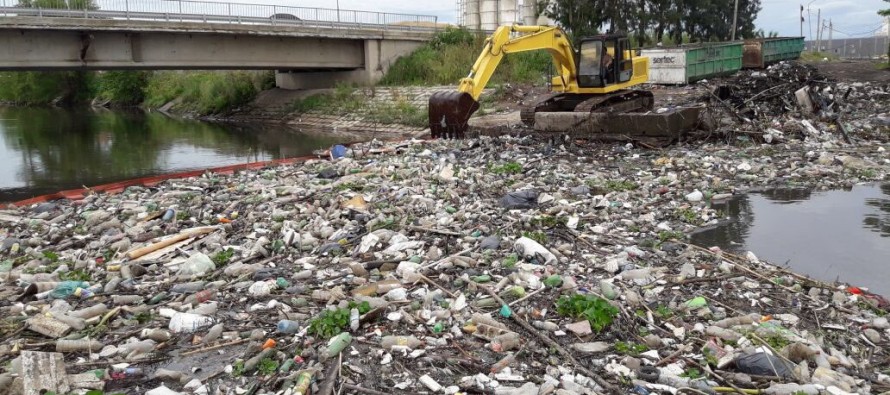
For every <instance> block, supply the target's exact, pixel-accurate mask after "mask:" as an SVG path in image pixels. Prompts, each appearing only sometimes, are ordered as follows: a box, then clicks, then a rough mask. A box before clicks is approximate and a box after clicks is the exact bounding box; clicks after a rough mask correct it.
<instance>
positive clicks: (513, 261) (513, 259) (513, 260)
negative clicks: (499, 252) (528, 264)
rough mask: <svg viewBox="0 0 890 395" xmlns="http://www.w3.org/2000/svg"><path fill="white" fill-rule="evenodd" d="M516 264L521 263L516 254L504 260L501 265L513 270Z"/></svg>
mask: <svg viewBox="0 0 890 395" xmlns="http://www.w3.org/2000/svg"><path fill="white" fill-rule="evenodd" d="M516 262H519V257H518V256H516V254H510V255H507V256H506V257H504V260H503V261H502V262H501V263H503V265H504V267H506V268H512V267H514V266H516Z"/></svg>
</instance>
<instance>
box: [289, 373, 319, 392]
mask: <svg viewBox="0 0 890 395" xmlns="http://www.w3.org/2000/svg"><path fill="white" fill-rule="evenodd" d="M314 375H315V371H314V370H301V371H300V374H299V375H297V384H296V385H294V388H293V394H294V395H306V394H308V393H309V386H310V385H312V376H314Z"/></svg>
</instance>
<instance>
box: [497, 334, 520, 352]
mask: <svg viewBox="0 0 890 395" xmlns="http://www.w3.org/2000/svg"><path fill="white" fill-rule="evenodd" d="M520 341H521V338H520V337H519V334H518V333H516V332H510V333H505V334H503V335H498V336H495V338H494V339H491V349H492V351H495V352H504V351H508V350H512V349H514V348H516V347H519V342H520Z"/></svg>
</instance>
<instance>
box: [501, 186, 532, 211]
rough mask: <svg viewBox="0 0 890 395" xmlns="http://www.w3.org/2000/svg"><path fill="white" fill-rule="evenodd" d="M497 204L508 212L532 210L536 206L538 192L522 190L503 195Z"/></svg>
mask: <svg viewBox="0 0 890 395" xmlns="http://www.w3.org/2000/svg"><path fill="white" fill-rule="evenodd" d="M499 202H500V204H501V207H503V208H505V209H508V210H513V209H528V208H534V207H535V206H537V205H538V191H536V190H534V189H524V190H521V191H515V192H510V193H508V194H506V195H504V197H502V198H501V200H500V201H499Z"/></svg>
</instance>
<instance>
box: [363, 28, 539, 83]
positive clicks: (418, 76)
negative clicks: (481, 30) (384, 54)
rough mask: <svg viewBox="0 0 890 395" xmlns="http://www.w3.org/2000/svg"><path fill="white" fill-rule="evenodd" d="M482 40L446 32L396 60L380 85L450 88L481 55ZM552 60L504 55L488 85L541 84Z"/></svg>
mask: <svg viewBox="0 0 890 395" xmlns="http://www.w3.org/2000/svg"><path fill="white" fill-rule="evenodd" d="M484 44H485V37H484V36H481V35H473V34H472V33H470V32H468V31H467V30H464V29H458V28H449V29H447V30H446V31H445V32H444V33H440V34H439V35H438V36H436V38H434V39H433V40H432V41H430V42H429V43H428V44H425V45H424V46H422V47H420V48H419V49H418V50H416V51H414V52H413V53H412V54H410V55H408V56H403V57H401V58H399V59H398V60H397V61H396V62H395V63H394V64H393V65H392V66H391V67H390V68H389V71H388V72H387V73H386V75H385V76H384V77H383V79H382V80H381V81H380V84H381V85H390V86H393V85H396V86H397V85H451V84H457V82H458V80H460V79H461V78H463V77H466V76H467V74H468V73H469V71H470V68H472V66H473V63H475V62H476V59H477V58H478V57H479V54H480V53H481V52H482V48H483V46H484ZM551 64H552V60H551V58H550V55H549V54H547V53H546V52H545V51H530V52H519V53H513V54H509V55H506V56H505V57H504V58H503V60H502V61H501V64H500V65H499V66H498V68H497V70H496V71H495V73H494V75H493V76H492V80H491V83H494V84H499V83H544V82H546V77H547V75H548V74H549V71H550V65H551Z"/></svg>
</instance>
